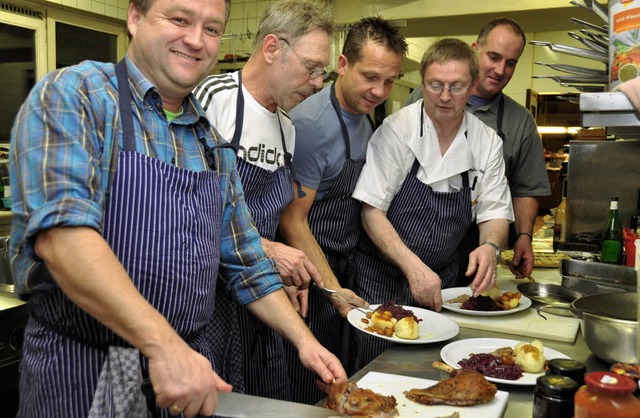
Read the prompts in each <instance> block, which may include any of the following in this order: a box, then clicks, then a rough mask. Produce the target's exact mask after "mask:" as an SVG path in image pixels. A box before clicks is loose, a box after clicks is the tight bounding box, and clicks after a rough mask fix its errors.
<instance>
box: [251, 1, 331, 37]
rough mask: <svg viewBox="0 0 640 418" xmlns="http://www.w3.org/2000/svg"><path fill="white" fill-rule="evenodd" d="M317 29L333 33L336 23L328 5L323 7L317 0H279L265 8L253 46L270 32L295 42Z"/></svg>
mask: <svg viewBox="0 0 640 418" xmlns="http://www.w3.org/2000/svg"><path fill="white" fill-rule="evenodd" d="M315 30H322V31H324V32H326V33H327V35H329V36H331V35H333V31H334V23H333V19H332V18H331V12H330V10H329V9H328V8H327V7H322V6H320V4H318V3H316V2H315V1H304V0H282V1H278V2H276V3H272V4H271V5H270V6H269V7H267V10H265V12H264V15H263V16H262V19H261V20H260V23H259V24H258V31H257V33H256V37H255V39H254V40H253V46H254V48H255V47H256V46H258V45H259V44H260V43H261V42H262V41H263V40H264V38H265V37H266V36H267V35H269V34H273V35H276V36H278V37H279V38H285V39H287V40H288V41H290V42H295V40H296V39H298V38H300V37H302V36H304V35H306V34H308V33H311V32H313V31H315Z"/></svg>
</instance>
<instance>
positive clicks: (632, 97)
mask: <svg viewBox="0 0 640 418" xmlns="http://www.w3.org/2000/svg"><path fill="white" fill-rule="evenodd" d="M612 91H621V92H623V93H624V94H625V95H626V96H627V97H628V98H629V101H630V102H631V103H632V104H633V106H634V107H635V108H636V110H639V111H640V78H632V79H631V80H627V81H625V82H624V83H620V84H618V85H617V86H616V87H615V88H614V89H613V90H612Z"/></svg>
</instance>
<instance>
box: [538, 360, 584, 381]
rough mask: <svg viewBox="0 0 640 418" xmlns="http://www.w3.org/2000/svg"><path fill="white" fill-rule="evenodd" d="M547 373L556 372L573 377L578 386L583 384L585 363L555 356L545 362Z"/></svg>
mask: <svg viewBox="0 0 640 418" xmlns="http://www.w3.org/2000/svg"><path fill="white" fill-rule="evenodd" d="M547 368H548V369H549V371H548V372H547V374H556V375H560V376H566V377H569V378H571V379H573V380H574V381H575V382H576V383H577V384H578V387H580V386H582V385H584V375H585V374H586V373H587V368H586V367H585V365H584V364H583V363H581V362H579V361H578V360H572V359H568V358H555V359H553V360H549V361H548V363H547Z"/></svg>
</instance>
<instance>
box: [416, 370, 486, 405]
mask: <svg viewBox="0 0 640 418" xmlns="http://www.w3.org/2000/svg"><path fill="white" fill-rule="evenodd" d="M497 391H498V388H497V387H496V385H494V384H493V383H491V382H489V381H487V379H485V378H484V376H483V375H482V374H480V373H478V372H476V371H475V370H453V371H452V372H451V375H450V377H449V378H448V379H445V380H442V381H440V382H438V383H436V384H435V385H433V386H431V387H429V388H426V389H411V390H409V391H407V392H405V393H404V394H405V395H406V397H407V398H409V399H410V400H412V401H414V402H418V403H421V404H424V405H454V406H471V405H478V404H482V403H487V402H491V400H492V399H493V398H494V397H495V395H496V392H497Z"/></svg>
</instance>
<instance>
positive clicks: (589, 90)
mask: <svg viewBox="0 0 640 418" xmlns="http://www.w3.org/2000/svg"><path fill="white" fill-rule="evenodd" d="M560 85H561V86H562V87H571V88H574V89H576V90H578V91H582V92H585V93H601V92H603V91H604V89H605V86H593V85H579V84H572V83H560Z"/></svg>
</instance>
